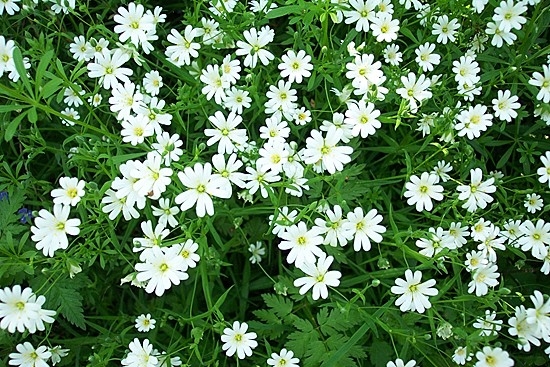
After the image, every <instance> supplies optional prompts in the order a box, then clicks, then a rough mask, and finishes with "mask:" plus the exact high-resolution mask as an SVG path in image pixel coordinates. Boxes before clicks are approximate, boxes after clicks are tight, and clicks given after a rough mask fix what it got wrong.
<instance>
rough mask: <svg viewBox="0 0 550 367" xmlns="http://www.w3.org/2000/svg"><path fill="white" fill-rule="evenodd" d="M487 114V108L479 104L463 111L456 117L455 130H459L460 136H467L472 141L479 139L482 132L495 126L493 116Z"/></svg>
mask: <svg viewBox="0 0 550 367" xmlns="http://www.w3.org/2000/svg"><path fill="white" fill-rule="evenodd" d="M486 112H487V107H486V106H483V105H479V104H478V105H475V106H474V107H469V108H468V110H462V111H461V112H460V113H459V114H458V115H457V116H456V120H457V123H456V124H455V129H456V130H458V136H464V135H467V137H468V139H470V140H471V139H474V138H479V136H480V134H481V132H482V131H485V130H487V128H488V127H489V126H491V125H493V121H492V119H493V115H491V114H490V113H486Z"/></svg>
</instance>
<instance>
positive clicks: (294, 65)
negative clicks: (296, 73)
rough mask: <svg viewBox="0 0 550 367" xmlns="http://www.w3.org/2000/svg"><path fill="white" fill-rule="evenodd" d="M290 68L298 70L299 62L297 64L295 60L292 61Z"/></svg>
mask: <svg viewBox="0 0 550 367" xmlns="http://www.w3.org/2000/svg"><path fill="white" fill-rule="evenodd" d="M292 68H293V69H294V70H298V69H299V68H300V64H299V63H298V62H297V61H294V62H293V63H292Z"/></svg>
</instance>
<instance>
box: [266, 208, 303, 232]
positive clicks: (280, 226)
mask: <svg viewBox="0 0 550 367" xmlns="http://www.w3.org/2000/svg"><path fill="white" fill-rule="evenodd" d="M297 216H298V211H296V210H293V211H291V212H289V209H288V207H287V206H283V207H281V208H278V210H277V217H275V216H274V215H270V216H269V222H270V223H269V225H270V226H272V227H273V229H272V231H271V233H273V234H274V235H276V236H279V237H280V234H282V233H285V232H286V231H287V229H288V228H289V227H290V226H291V225H292V224H293V223H294V221H295V220H296V217H297Z"/></svg>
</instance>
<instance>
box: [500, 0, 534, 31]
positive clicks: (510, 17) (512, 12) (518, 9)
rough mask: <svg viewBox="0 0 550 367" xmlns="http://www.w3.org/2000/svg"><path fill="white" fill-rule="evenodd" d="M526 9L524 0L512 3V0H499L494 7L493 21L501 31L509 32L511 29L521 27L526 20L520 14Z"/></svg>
mask: <svg viewBox="0 0 550 367" xmlns="http://www.w3.org/2000/svg"><path fill="white" fill-rule="evenodd" d="M526 11H527V6H525V2H524V1H518V2H517V3H515V4H514V0H506V1H501V2H500V5H499V6H498V7H496V8H495V13H494V15H493V21H494V22H495V23H497V24H499V26H498V28H499V29H500V30H502V31H503V32H509V31H511V30H512V29H517V30H520V29H521V25H522V24H525V22H527V19H525V17H523V16H521V14H523V13H525V12H526Z"/></svg>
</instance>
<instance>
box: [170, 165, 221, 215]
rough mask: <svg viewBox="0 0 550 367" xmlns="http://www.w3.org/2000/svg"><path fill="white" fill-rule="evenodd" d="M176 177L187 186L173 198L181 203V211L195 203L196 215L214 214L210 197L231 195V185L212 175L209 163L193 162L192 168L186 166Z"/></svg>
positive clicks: (177, 202)
mask: <svg viewBox="0 0 550 367" xmlns="http://www.w3.org/2000/svg"><path fill="white" fill-rule="evenodd" d="M178 177H179V179H180V181H181V183H182V184H183V185H184V186H186V187H187V188H188V190H186V191H184V192H182V193H181V194H179V195H178V196H176V199H175V202H176V204H181V207H180V209H181V210H182V211H186V210H187V209H189V208H191V207H193V206H194V205H196V213H197V216H199V217H204V216H205V214H208V215H214V204H213V202H212V197H219V198H222V199H228V198H230V197H231V186H230V185H229V184H228V183H227V182H226V181H225V180H224V179H222V178H220V177H215V176H213V175H212V165H211V164H210V163H205V164H204V165H202V164H200V163H195V166H194V168H191V167H186V168H185V170H184V171H183V172H178Z"/></svg>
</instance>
